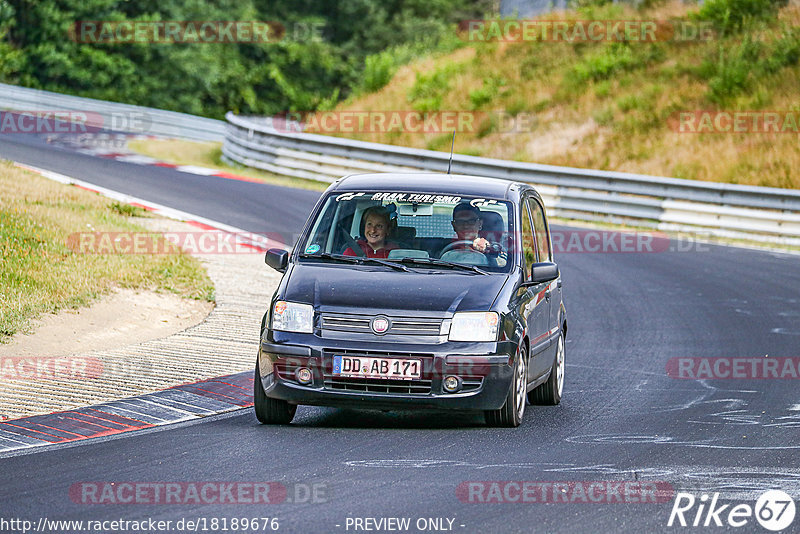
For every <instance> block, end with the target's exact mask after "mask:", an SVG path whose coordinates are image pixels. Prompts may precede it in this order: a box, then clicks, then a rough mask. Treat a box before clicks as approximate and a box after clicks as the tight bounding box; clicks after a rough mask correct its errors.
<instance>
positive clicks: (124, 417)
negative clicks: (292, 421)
mask: <svg viewBox="0 0 800 534" xmlns="http://www.w3.org/2000/svg"><path fill="white" fill-rule="evenodd" d="M252 405H253V373H251V372H244V373H237V374H234V375H229V376H221V377H218V378H212V379H209V380H202V381H200V382H195V383H192V384H184V385H181V386H175V387H172V388H169V389H165V390H163V391H157V392H155V393H148V394H146V395H140V396H138V397H131V398H127V399H121V400H118V401H112V402H106V403H103V404H97V405H94V406H88V407H85V408H76V409H74V410H66V411H63V412H53V413H50V414H45V415H33V416H30V417H23V418H21V419H12V420H5V421H2V422H0V455H3V454H4V453H10V452H14V451H19V450H21V449H29V448H32V447H42V446H45V445H55V444H62V443H70V442H74V441H81V440H86V439H91V438H99V437H104V436H112V435H115V434H122V433H124V432H132V431H134V430H143V429H146V428H153V427H157V426H163V425H168V424H172V423H179V422H183V421H191V420H194V419H199V418H202V417H208V416H210V415H216V414H220V413H225V412H230V411H234V410H239V409H241V408H246V407H248V406H252Z"/></svg>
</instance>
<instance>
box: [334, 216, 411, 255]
mask: <svg viewBox="0 0 800 534" xmlns="http://www.w3.org/2000/svg"><path fill="white" fill-rule="evenodd" d="M390 229H391V217H390V216H389V212H388V211H387V210H386V208H384V207H382V206H373V207H371V208H367V209H366V210H364V214H363V215H362V216H361V234H362V235H363V236H364V237H363V238H359V239H357V240H356V243H358V245H359V246H360V247H361V249H362V250H363V251H364V254H365V255H366V256H367V257H368V258H388V257H389V251H391V250H394V249H396V248H398V245H397V244H395V243H392V242H390V241H388V240H387V238H388V237H389V231H390ZM344 255H345V256H358V254H356V251H355V250H353V249H352V247H347V250H345V251H344Z"/></svg>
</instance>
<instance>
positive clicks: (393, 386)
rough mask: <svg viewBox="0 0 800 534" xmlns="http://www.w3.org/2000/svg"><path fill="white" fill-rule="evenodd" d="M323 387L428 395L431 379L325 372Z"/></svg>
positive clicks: (366, 391) (341, 389)
mask: <svg viewBox="0 0 800 534" xmlns="http://www.w3.org/2000/svg"><path fill="white" fill-rule="evenodd" d="M325 387H326V388H327V389H332V390H335V391H363V392H365V393H394V394H395V395H428V394H429V393H430V392H431V381H430V380H381V379H368V378H339V377H333V376H331V375H327V374H326V375H325Z"/></svg>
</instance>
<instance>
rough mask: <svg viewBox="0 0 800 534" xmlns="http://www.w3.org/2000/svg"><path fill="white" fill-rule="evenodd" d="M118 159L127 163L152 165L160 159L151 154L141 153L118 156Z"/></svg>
mask: <svg viewBox="0 0 800 534" xmlns="http://www.w3.org/2000/svg"><path fill="white" fill-rule="evenodd" d="M114 159H116V160H117V161H124V162H126V163H136V164H137V165H152V164H153V163H158V160H157V159H155V158H151V157H149V156H140V155H139V154H131V155H130V156H117V157H116V158H114Z"/></svg>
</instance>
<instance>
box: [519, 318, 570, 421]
mask: <svg viewBox="0 0 800 534" xmlns="http://www.w3.org/2000/svg"><path fill="white" fill-rule="evenodd" d="M565 365H566V364H565V353H564V333H563V332H562V333H561V334H560V335H559V336H558V347H557V348H556V358H555V360H553V367H552V368H551V369H550V378H548V379H547V382H545V383H544V384H542V385H541V386H539V387H537V388H536V389H534V390H533V391H531V392H530V393H528V400H529V401H530V403H531V404H545V405H549V406H555V405H556V404H559V403H560V402H561V393H562V392H563V391H564V368H565Z"/></svg>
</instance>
